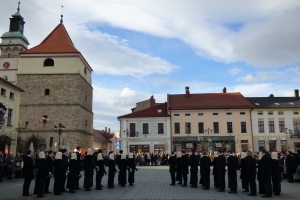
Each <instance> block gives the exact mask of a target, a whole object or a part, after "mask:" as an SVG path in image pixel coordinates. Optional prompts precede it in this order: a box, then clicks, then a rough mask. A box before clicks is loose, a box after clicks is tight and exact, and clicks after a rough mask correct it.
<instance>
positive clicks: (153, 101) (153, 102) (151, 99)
mask: <svg viewBox="0 0 300 200" xmlns="http://www.w3.org/2000/svg"><path fill="white" fill-rule="evenodd" d="M154 104H155V100H154V98H153V95H152V96H151V98H150V107H153V106H154Z"/></svg>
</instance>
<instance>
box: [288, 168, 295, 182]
mask: <svg viewBox="0 0 300 200" xmlns="http://www.w3.org/2000/svg"><path fill="white" fill-rule="evenodd" d="M287 179H288V182H294V176H293V169H292V167H287Z"/></svg>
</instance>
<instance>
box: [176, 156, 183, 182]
mask: <svg viewBox="0 0 300 200" xmlns="http://www.w3.org/2000/svg"><path fill="white" fill-rule="evenodd" d="M176 166H177V169H176V181H178V183H177V184H180V185H181V184H182V163H181V152H180V151H179V152H178V153H177V158H176Z"/></svg>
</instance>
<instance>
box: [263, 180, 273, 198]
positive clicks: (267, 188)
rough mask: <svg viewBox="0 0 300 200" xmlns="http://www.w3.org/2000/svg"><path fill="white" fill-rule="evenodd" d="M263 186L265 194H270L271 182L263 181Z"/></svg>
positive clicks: (269, 195)
mask: <svg viewBox="0 0 300 200" xmlns="http://www.w3.org/2000/svg"><path fill="white" fill-rule="evenodd" d="M264 188H265V195H266V196H268V197H271V196H272V184H271V183H264Z"/></svg>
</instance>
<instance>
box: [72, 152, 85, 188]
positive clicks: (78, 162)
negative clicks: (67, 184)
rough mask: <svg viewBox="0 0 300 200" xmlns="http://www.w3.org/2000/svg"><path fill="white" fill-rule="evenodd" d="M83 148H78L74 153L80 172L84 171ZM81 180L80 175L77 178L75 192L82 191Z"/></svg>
mask: <svg viewBox="0 0 300 200" xmlns="http://www.w3.org/2000/svg"><path fill="white" fill-rule="evenodd" d="M80 149H81V148H80V147H77V148H76V149H74V152H75V153H76V156H77V165H78V170H79V172H80V171H82V170H83V166H82V165H83V164H82V156H81V150H80ZM79 179H80V176H79V175H78V176H77V177H76V178H75V186H74V187H75V190H80V189H81V188H80V187H79Z"/></svg>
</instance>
